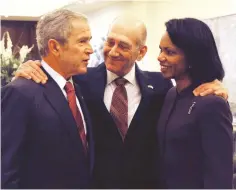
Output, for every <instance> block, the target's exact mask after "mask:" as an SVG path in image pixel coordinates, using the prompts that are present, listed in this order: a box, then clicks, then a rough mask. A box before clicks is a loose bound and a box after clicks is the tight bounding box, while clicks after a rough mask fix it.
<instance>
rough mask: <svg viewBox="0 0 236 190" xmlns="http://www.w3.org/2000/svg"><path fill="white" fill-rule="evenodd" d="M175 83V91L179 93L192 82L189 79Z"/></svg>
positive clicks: (178, 80)
mask: <svg viewBox="0 0 236 190" xmlns="http://www.w3.org/2000/svg"><path fill="white" fill-rule="evenodd" d="M175 82H176V89H177V91H178V92H181V91H182V90H184V89H185V88H187V87H189V86H190V85H191V84H192V81H191V79H190V78H189V77H185V78H181V79H175Z"/></svg>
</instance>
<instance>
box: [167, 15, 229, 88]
mask: <svg viewBox="0 0 236 190" xmlns="http://www.w3.org/2000/svg"><path fill="white" fill-rule="evenodd" d="M165 25H166V30H167V32H168V34H169V36H170V39H171V41H172V43H173V44H174V45H175V46H177V47H178V48H180V49H181V50H182V51H183V52H184V54H185V56H186V60H187V64H188V65H187V67H188V68H189V75H190V77H191V80H192V82H193V83H195V84H202V83H205V82H210V81H213V80H214V79H218V80H222V79H223V77H224V74H225V73H224V69H223V66H222V63H221V60H220V57H219V54H218V50H217V47H216V43H215V40H214V37H213V34H212V32H211V30H210V28H209V27H208V26H207V24H205V23H204V22H202V21H200V20H198V19H194V18H183V19H171V20H169V21H168V22H166V23H165Z"/></svg>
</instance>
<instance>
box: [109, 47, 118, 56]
mask: <svg viewBox="0 0 236 190" xmlns="http://www.w3.org/2000/svg"><path fill="white" fill-rule="evenodd" d="M109 56H111V57H118V56H119V53H118V52H117V48H116V46H113V47H112V48H111V50H110V52H109Z"/></svg>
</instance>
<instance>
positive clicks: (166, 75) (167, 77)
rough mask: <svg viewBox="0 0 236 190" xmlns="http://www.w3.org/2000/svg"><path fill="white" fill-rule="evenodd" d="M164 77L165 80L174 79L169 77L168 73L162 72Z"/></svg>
mask: <svg viewBox="0 0 236 190" xmlns="http://www.w3.org/2000/svg"><path fill="white" fill-rule="evenodd" d="M162 75H163V77H164V78H165V79H172V78H173V76H172V75H168V74H167V73H163V72H162Z"/></svg>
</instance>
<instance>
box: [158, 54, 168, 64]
mask: <svg viewBox="0 0 236 190" xmlns="http://www.w3.org/2000/svg"><path fill="white" fill-rule="evenodd" d="M157 60H158V61H159V62H160V63H161V62H164V61H165V60H166V58H165V56H163V55H162V53H160V54H159V55H158V57H157Z"/></svg>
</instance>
